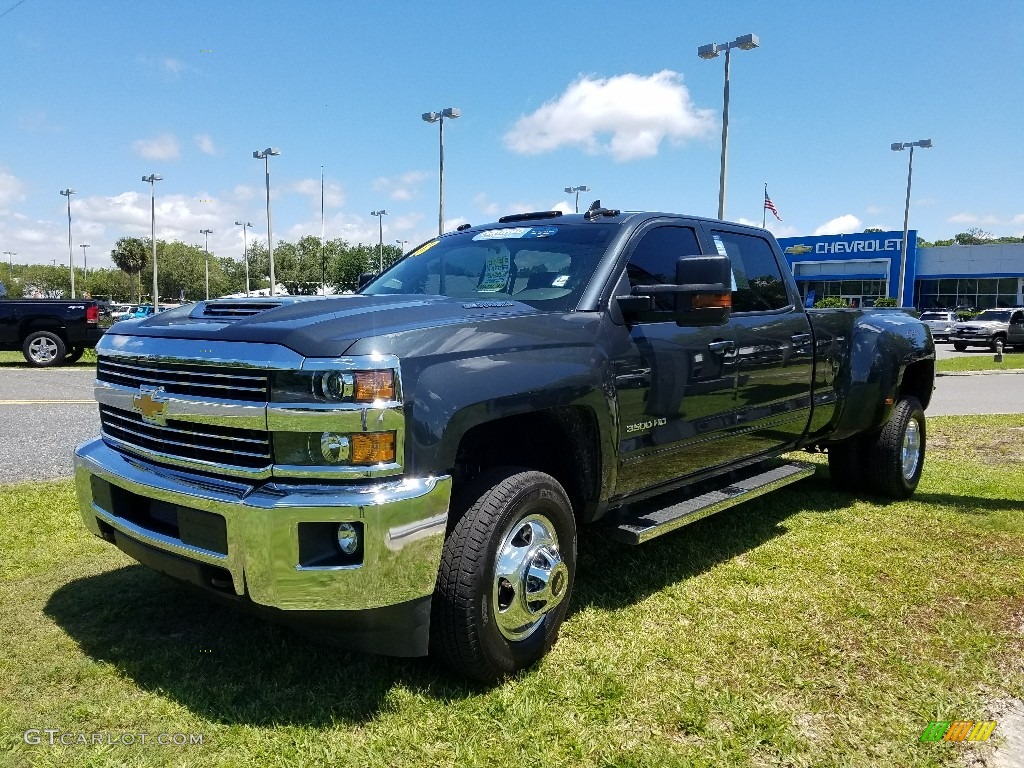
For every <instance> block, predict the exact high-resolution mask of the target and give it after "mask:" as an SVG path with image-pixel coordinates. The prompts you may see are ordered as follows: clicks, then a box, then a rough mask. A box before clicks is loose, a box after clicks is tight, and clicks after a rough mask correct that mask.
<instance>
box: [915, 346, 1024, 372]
mask: <svg viewBox="0 0 1024 768" xmlns="http://www.w3.org/2000/svg"><path fill="white" fill-rule="evenodd" d="M994 356H995V353H993V352H990V351H989V350H987V349H986V350H984V351H978V352H977V353H975V354H973V355H970V356H969V357H947V358H946V359H944V360H936V361H935V370H936V371H938V372H939V373H954V372H959V371H1007V370H1010V369H1014V368H1024V351H1021V352H1017V351H1016V349H1015V350H1014V351H1013V352H1003V362H1001V363H997V362H995V361H994V360H993V357H994Z"/></svg>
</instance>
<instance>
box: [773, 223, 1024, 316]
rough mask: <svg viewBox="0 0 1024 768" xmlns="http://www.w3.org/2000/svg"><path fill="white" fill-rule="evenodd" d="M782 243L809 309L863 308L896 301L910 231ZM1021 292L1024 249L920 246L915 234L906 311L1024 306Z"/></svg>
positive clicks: (1020, 245) (911, 237) (910, 241)
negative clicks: (838, 301) (818, 305)
mask: <svg viewBox="0 0 1024 768" xmlns="http://www.w3.org/2000/svg"><path fill="white" fill-rule="evenodd" d="M779 244H780V245H781V246H782V250H783V252H784V253H785V254H786V260H787V261H788V262H789V265H790V268H791V269H792V270H793V275H794V277H796V282H797V286H798V287H799V288H800V295H801V296H802V297H803V299H804V304H805V305H806V306H810V305H812V304H814V302H815V301H817V300H818V299H821V298H824V297H825V296H839V297H841V298H843V299H845V300H846V301H847V302H848V303H849V304H850V305H851V306H864V307H870V306H871V305H873V304H874V303H875V299H877V298H878V297H880V296H892V297H894V298H896V297H897V293H898V292H899V273H900V272H899V269H900V251H901V246H902V244H903V230H898V231H895V232H862V233H858V234H852V235H815V236H809V237H783V238H779ZM1022 292H1024V243H1012V244H1008V245H948V246H940V247H933V248H918V247H917V232H916V230H913V229H912V230H910V232H909V234H908V237H907V257H906V271H905V276H904V279H903V297H902V301H900V304H901V305H902V306H905V307H909V306H914V307H917V308H918V309H935V308H949V309H955V308H957V307H971V308H975V309H989V308H992V307H1014V306H1024V295H1022Z"/></svg>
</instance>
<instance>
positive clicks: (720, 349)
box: [708, 340, 736, 354]
mask: <svg viewBox="0 0 1024 768" xmlns="http://www.w3.org/2000/svg"><path fill="white" fill-rule="evenodd" d="M708 349H709V350H711V351H712V352H717V353H718V354H726V353H728V352H735V351H736V343H735V342H733V341H728V340H726V341H712V342H711V343H710V344H708Z"/></svg>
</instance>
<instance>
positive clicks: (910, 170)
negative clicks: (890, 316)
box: [889, 139, 932, 306]
mask: <svg viewBox="0 0 1024 768" xmlns="http://www.w3.org/2000/svg"><path fill="white" fill-rule="evenodd" d="M907 147H910V161H909V162H908V163H907V202H906V204H905V205H904V206H903V245H902V246H901V247H900V276H899V289H898V290H899V295H898V296H897V297H896V300H897V301H898V302H899V303H900V306H903V304H904V301H903V281H904V278H905V277H906V274H905V273H906V270H907V234H908V232H909V230H908V229H907V225H908V224H909V223H910V183H911V181H912V180H913V177H914V147H920V148H921V149H931V147H932V140H931V139H921V140H920V141H897V142H895V143H894V144H890V145H889V149H891V150H892V151H893V152H902V151H903V150H904V149H906V148H907ZM911 303H913V299H911Z"/></svg>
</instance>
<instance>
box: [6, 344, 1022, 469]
mask: <svg viewBox="0 0 1024 768" xmlns="http://www.w3.org/2000/svg"><path fill="white" fill-rule="evenodd" d="M937 354H938V357H939V358H940V359H942V358H946V357H961V356H971V355H991V354H992V353H991V352H989V351H987V350H971V351H966V352H956V351H955V350H953V348H952V347H951V346H950V345H948V344H939V345H937ZM1007 354H1022V353H1020V352H1014V353H1007ZM94 376H95V371H94V370H93V369H90V368H84V367H76V368H36V369H26V368H18V367H11V368H7V367H4V368H0V483H18V482H25V481H30V480H46V479H51V478H57V477H68V476H70V475H71V474H72V473H73V465H72V452H73V451H74V449H75V446H76V445H78V444H79V443H81V442H83V441H85V440H88V439H90V438H92V437H95V436H97V435H98V434H99V431H100V420H99V413H98V411H97V408H96V403H95V402H94V401H93V398H92V385H93V378H94ZM988 413H1021V414H1024V370H1020V371H1019V372H1017V373H1012V372H1006V373H991V374H990V373H985V374H973V375H958V376H948V375H947V376H939V377H937V378H936V380H935V393H934V394H933V396H932V402H931V405H930V406H929V408H928V415H929V416H956V415H981V414H988Z"/></svg>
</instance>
